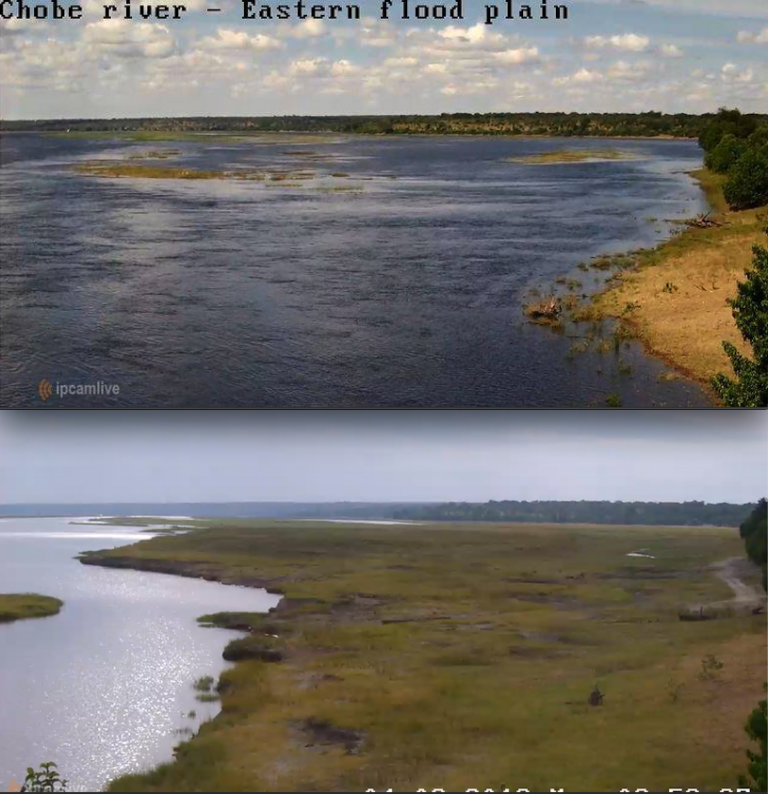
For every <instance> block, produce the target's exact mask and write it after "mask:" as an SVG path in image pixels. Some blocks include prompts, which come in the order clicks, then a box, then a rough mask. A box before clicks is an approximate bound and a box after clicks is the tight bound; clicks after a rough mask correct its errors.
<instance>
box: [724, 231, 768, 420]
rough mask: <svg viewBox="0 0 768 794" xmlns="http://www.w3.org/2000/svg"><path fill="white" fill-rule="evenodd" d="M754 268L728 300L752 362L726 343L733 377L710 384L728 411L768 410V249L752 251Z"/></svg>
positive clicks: (747, 273) (725, 346) (759, 248)
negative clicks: (733, 409) (750, 349)
mask: <svg viewBox="0 0 768 794" xmlns="http://www.w3.org/2000/svg"><path fill="white" fill-rule="evenodd" d="M753 265H754V267H753V268H751V269H749V270H747V272H746V277H747V280H746V281H742V282H740V283H739V285H738V293H737V295H736V297H735V298H733V299H732V300H730V301H729V303H730V305H731V307H732V309H733V316H734V318H735V320H736V325H737V327H738V329H739V331H740V332H741V335H742V336H743V337H744V339H745V340H746V341H747V342H748V343H749V344H750V346H751V347H752V351H753V354H754V359H750V358H748V357H747V356H744V355H742V354H741V353H739V351H738V350H736V348H735V347H734V346H733V345H732V344H730V343H729V342H724V343H723V348H724V349H725V352H726V353H727V354H728V358H729V359H730V361H731V366H732V367H733V372H734V374H735V378H733V379H732V378H729V377H727V376H725V375H723V374H720V375H718V376H717V377H716V378H714V380H713V381H712V386H713V388H714V390H715V392H716V393H717V394H718V396H719V397H720V398H721V399H722V401H723V402H724V403H725V405H727V406H728V407H730V408H765V407H768V250H766V249H765V248H763V247H761V246H759V245H758V246H755V248H754V260H753Z"/></svg>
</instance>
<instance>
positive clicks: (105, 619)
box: [0, 518, 279, 791]
mask: <svg viewBox="0 0 768 794" xmlns="http://www.w3.org/2000/svg"><path fill="white" fill-rule="evenodd" d="M76 520H78V519H71V518H24V519H0V593H22V592H38V593H42V594H43V595H51V596H55V597H57V598H60V599H61V600H62V601H64V607H63V608H62V610H61V612H60V613H59V614H58V615H56V616H53V617H48V618H40V619H35V620H20V621H16V622H15V623H3V624H0V737H1V738H0V790H2V791H7V790H9V786H10V785H11V783H12V781H16V783H17V784H20V783H23V781H24V775H25V774H26V768H27V767H28V766H34V767H37V766H39V764H41V763H43V762H46V761H54V762H55V763H57V764H58V766H59V770H60V773H61V775H62V777H64V778H67V779H68V780H69V781H70V784H69V790H71V791H97V790H99V789H100V788H102V787H103V786H104V785H105V784H106V783H107V782H108V781H109V780H110V779H112V778H114V777H116V776H118V775H121V774H124V773H127V772H131V771H137V770H140V769H145V768H147V767H150V766H154V765H156V764H158V763H161V762H163V761H169V760H171V759H172V752H173V747H174V745H176V744H178V743H179V742H180V741H182V740H184V739H187V738H189V735H190V734H189V733H188V731H190V730H191V731H196V730H197V729H198V728H199V726H200V723H201V722H202V721H203V720H206V719H210V718H212V717H213V716H215V715H216V713H218V711H219V704H218V703H200V702H198V701H197V700H196V699H195V693H194V690H193V688H192V684H193V682H194V681H195V680H196V679H197V678H199V677H200V676H203V675H212V676H214V677H216V678H217V677H218V675H219V674H220V673H221V672H222V670H224V669H225V668H226V667H228V666H229V665H228V664H227V663H226V662H224V660H223V659H222V656H221V654H222V651H223V650H224V646H225V645H226V644H227V642H229V640H231V639H233V638H234V637H237V636H239V635H238V634H237V633H236V632H232V631H228V630H226V629H212V628H201V627H200V626H199V625H198V624H197V622H196V618H198V617H199V616H200V615H203V614H206V613H211V612H219V611H228V610H245V611H253V612H255V611H266V610H268V609H269V608H270V607H273V606H275V604H276V603H277V602H278V601H279V597H278V596H273V595H270V594H268V593H267V592H266V591H264V590H256V589H252V588H245V587H234V586H227V585H221V584H217V583H215V582H205V581H202V580H198V579H187V578H182V577H178V576H170V575H165V574H153V573H143V572H139V571H128V570H117V569H110V568H99V567H96V566H92V565H82V564H81V563H80V562H78V561H77V560H75V559H73V557H74V556H75V555H76V554H77V553H78V552H81V551H85V550H91V549H104V548H113V547H116V546H121V545H126V544H128V543H133V542H135V541H137V540H145V539H146V538H147V537H148V535H147V534H146V533H141V532H139V531H137V530H135V529H126V528H121V527H107V526H92V527H90V526H78V525H73V524H71V523H70V522H71V521H76ZM192 711H194V712H195V716H194V717H190V716H189V714H190V712H192Z"/></svg>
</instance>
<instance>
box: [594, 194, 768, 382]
mask: <svg viewBox="0 0 768 794" xmlns="http://www.w3.org/2000/svg"><path fill="white" fill-rule="evenodd" d="M720 184H721V183H720V181H718V180H714V181H713V180H711V179H709V180H707V181H706V182H705V185H706V188H707V193H708V195H712V196H719V198H717V199H715V200H714V203H715V205H716V206H719V207H722V194H721V193H720V192H719V186H720ZM763 213H764V211H763ZM763 213H761V212H760V211H758V210H750V211H747V212H727V211H726V212H722V213H721V214H720V216H719V217H720V220H721V221H722V222H723V224H724V225H723V226H721V227H718V228H712V229H695V228H694V229H687V230H685V231H684V232H682V233H681V234H680V235H678V236H677V237H675V238H674V239H673V240H671V241H669V242H668V243H666V244H664V245H662V246H661V247H660V248H658V249H656V250H654V251H650V252H641V253H640V254H639V256H638V257H637V262H638V267H637V268H636V269H634V270H628V271H623V272H622V273H619V274H617V275H616V277H615V278H614V279H613V281H612V283H611V285H610V286H609V288H608V290H607V291H605V292H604V293H602V294H601V295H598V296H597V297H596V298H595V300H594V303H593V306H592V308H593V310H594V313H593V316H603V317H604V316H609V317H618V318H622V320H623V322H624V323H626V324H627V325H628V326H629V327H630V328H631V329H632V331H633V332H634V333H635V335H636V336H637V337H639V338H640V339H641V340H642V341H643V342H644V344H645V345H646V347H647V348H648V349H649V351H650V352H651V353H653V354H655V355H657V356H658V357H660V358H661V359H663V360H664V361H666V362H667V363H668V364H669V365H671V366H673V367H674V368H675V369H677V370H678V371H679V372H682V373H684V374H685V375H686V376H688V377H691V378H693V379H694V380H697V381H698V382H700V383H702V384H704V385H705V386H707V387H709V384H710V381H711V379H712V378H713V377H714V376H715V375H717V374H718V373H720V372H730V364H729V361H728V357H727V356H726V355H725V352H724V350H723V342H724V341H727V342H731V343H733V344H734V345H735V346H736V348H737V349H739V350H741V351H744V352H747V349H746V346H745V344H744V341H743V339H742V338H741V334H740V333H739V331H738V329H737V328H736V324H735V322H734V320H733V316H732V313H731V307H730V306H729V305H728V303H727V300H728V299H729V298H733V297H734V296H735V295H736V287H737V282H739V281H742V280H743V279H744V272H745V270H746V269H747V268H748V267H749V266H750V265H751V263H752V248H753V246H754V245H756V244H759V243H763V242H764V241H765V235H764V234H763V233H762V221H761V215H762V214H763ZM628 305H631V306H633V311H632V313H631V316H628V315H627V312H626V307H627V306H628Z"/></svg>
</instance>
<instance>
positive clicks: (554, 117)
mask: <svg viewBox="0 0 768 794" xmlns="http://www.w3.org/2000/svg"><path fill="white" fill-rule="evenodd" d="M742 118H743V119H745V120H746V122H745V123H748V122H754V123H755V124H758V123H760V122H762V123H765V122H766V121H768V115H758V114H754V115H748V116H747V115H745V116H743V117H742ZM717 120H718V116H717V115H716V114H711V113H710V114H704V115H691V114H687V113H674V114H666V113H660V112H658V111H649V112H647V113H441V114H440V115H435V116H421V115H397V116H263V117H236V116H231V117H188V118H139V119H55V120H27V121H0V130H6V131H13V130H30V131H42V132H45V131H48V132H57V131H58V132H61V131H70V132H139V131H143V132H152V131H153V132H182V131H183V132H244V133H248V132H251V133H255V132H339V133H366V134H379V135H397V134H408V133H411V134H430V135H445V134H449V135H467V134H471V135H551V136H562V137H573V136H579V137H582V136H583V137H590V136H606V137H658V136H665V137H673V138H701V137H702V136H703V135H704V134H705V131H706V130H707V129H708V128H709V127H710V125H711V124H712V123H713V122H716V121H717Z"/></svg>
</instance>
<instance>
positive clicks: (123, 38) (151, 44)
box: [83, 19, 175, 58]
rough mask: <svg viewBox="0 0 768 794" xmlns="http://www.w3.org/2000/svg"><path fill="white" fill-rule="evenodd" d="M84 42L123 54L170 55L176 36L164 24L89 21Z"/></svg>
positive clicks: (113, 20)
mask: <svg viewBox="0 0 768 794" xmlns="http://www.w3.org/2000/svg"><path fill="white" fill-rule="evenodd" d="M83 42H84V43H86V44H89V45H91V46H93V47H96V48H97V49H100V50H104V51H109V52H110V53H112V54H114V55H118V56H120V57H123V58H142V57H143V58H167V57H168V56H169V55H172V54H173V53H174V50H175V41H174V38H173V36H172V35H171V32H170V30H168V28H167V27H166V26H165V25H158V24H154V23H151V22H135V21H134V20H128V19H102V20H101V21H100V22H90V23H88V24H87V25H86V26H85V29H84V31H83Z"/></svg>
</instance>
